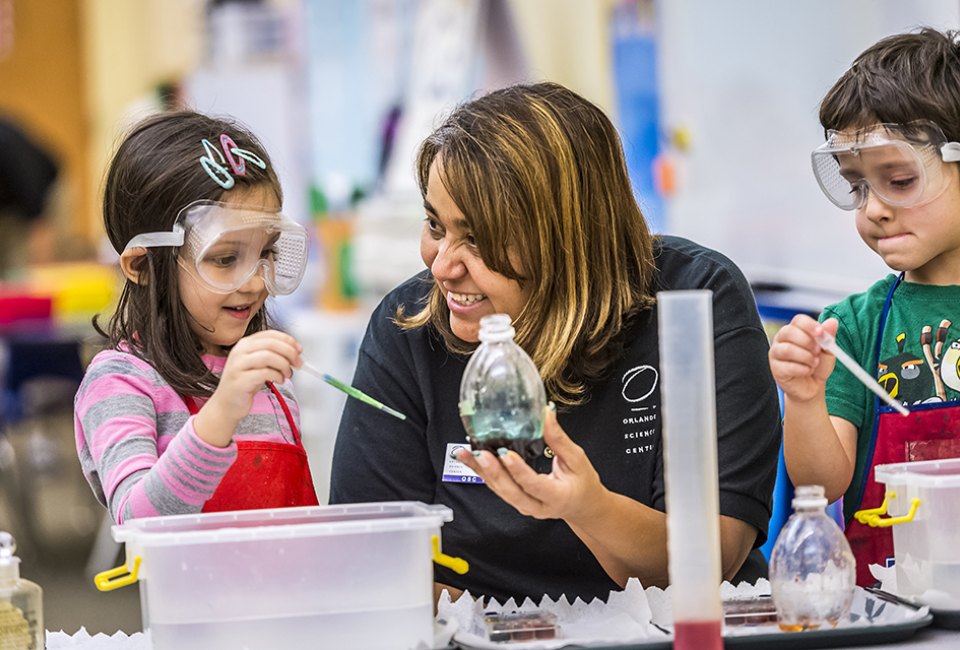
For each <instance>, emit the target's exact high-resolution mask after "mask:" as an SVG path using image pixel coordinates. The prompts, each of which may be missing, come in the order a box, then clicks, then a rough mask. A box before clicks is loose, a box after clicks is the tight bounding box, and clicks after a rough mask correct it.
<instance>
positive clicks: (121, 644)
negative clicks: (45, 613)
mask: <svg viewBox="0 0 960 650" xmlns="http://www.w3.org/2000/svg"><path fill="white" fill-rule="evenodd" d="M61 648H69V650H150V638H149V637H148V636H147V635H145V634H144V633H143V632H135V633H134V634H131V635H130V636H127V634H126V633H125V632H117V633H116V634H113V635H106V634H103V633H100V634H94V635H93V636H90V633H89V632H87V629H86V628H84V627H81V628H80V629H79V630H77V632H76V634H67V633H66V632H64V631H63V630H60V631H59V632H47V646H46V649H47V650H60V649H61Z"/></svg>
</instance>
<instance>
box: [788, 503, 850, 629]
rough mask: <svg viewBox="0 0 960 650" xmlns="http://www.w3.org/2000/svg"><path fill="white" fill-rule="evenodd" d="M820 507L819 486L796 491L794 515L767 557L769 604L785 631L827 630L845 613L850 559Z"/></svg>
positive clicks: (836, 528)
mask: <svg viewBox="0 0 960 650" xmlns="http://www.w3.org/2000/svg"><path fill="white" fill-rule="evenodd" d="M826 506H827V500H826V499H825V498H824V496H823V487H822V486H820V485H805V486H801V487H798V488H797V489H796V491H795V493H794V499H793V509H794V513H793V514H792V515H791V516H790V519H788V520H787V523H786V524H784V526H783V529H782V530H781V531H780V535H779V536H777V542H776V544H774V546H773V552H772V553H771V554H770V585H771V588H772V590H773V603H774V605H775V606H776V608H777V619H778V621H779V624H780V629H781V630H784V631H786V632H794V631H799V630H813V629H817V628H819V627H821V626H823V625H824V624H827V625H829V626H831V627H833V626H836V625H837V623H839V622H840V621H842V620H844V619H845V618H846V616H847V614H848V613H849V611H850V603H851V601H852V600H853V590H854V588H855V586H856V573H857V572H856V560H855V559H854V557H853V553H852V552H851V551H850V544H849V543H847V538H846V537H844V535H843V531H841V530H840V527H839V526H838V525H837V523H836V522H835V521H834V520H833V519H831V518H830V517H829V516H828V515H827V513H826V512H825V511H824V508H826Z"/></svg>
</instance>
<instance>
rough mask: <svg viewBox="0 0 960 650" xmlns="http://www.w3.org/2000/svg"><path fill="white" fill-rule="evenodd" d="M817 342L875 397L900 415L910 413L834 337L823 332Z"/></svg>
mask: <svg viewBox="0 0 960 650" xmlns="http://www.w3.org/2000/svg"><path fill="white" fill-rule="evenodd" d="M817 343H819V344H820V347H821V348H823V349H824V350H826V351H827V352H829V353H830V354H832V355H833V356H835V357H836V358H837V361H839V362H840V363H842V364H843V365H844V366H846V368H847V370H849V371H850V372H852V373H853V376H854V377H856V378H857V379H859V380H860V381H861V382H863V385H864V386H866V387H867V388H869V389H870V390H871V391H873V392H874V393H875V394H876V396H877V397H879V398H880V399H882V400H883V401H884V402H885V403H886V404H888V405H889V406H890V407H892V408H893V409H894V410H896V411H897V413H899V414H900V415H910V411H908V410H907V407H905V406H904V405H903V404H901V403H900V402H898V401H897V400H895V399H894V398H893V397H891V396H890V393H888V392H887V391H885V390H883V387H882V386H880V384H879V383H878V382H877V380H876V379H874V378H873V377H871V376H870V374H869V373H868V372H867V371H866V370H864V369H863V368H861V367H860V365H859V364H858V363H857V362H856V361H854V360H853V359H852V358H850V355H849V354H847V353H846V352H844V351H843V350H841V349H840V346H839V345H837V341H836V339H834V338H833V336H831V335H830V334H827V333H826V332H824V333H823V334H821V335H820V336H818V337H817Z"/></svg>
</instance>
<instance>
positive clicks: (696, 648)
mask: <svg viewBox="0 0 960 650" xmlns="http://www.w3.org/2000/svg"><path fill="white" fill-rule="evenodd" d="M673 649H674V650H723V635H722V633H721V626H720V621H675V622H674V624H673Z"/></svg>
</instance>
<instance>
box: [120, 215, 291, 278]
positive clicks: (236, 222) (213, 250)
mask: <svg viewBox="0 0 960 650" xmlns="http://www.w3.org/2000/svg"><path fill="white" fill-rule="evenodd" d="M138 246H143V247H147V248H149V247H157V246H175V247H178V248H179V249H180V250H179V259H178V261H179V263H180V264H181V265H182V266H183V267H184V268H185V269H186V270H187V271H188V272H190V273H192V274H194V276H195V277H197V278H198V279H199V280H201V281H202V282H203V283H204V284H205V285H207V287H209V288H210V289H211V290H212V291H215V292H217V293H231V292H233V291H237V290H239V289H240V287H242V286H243V285H244V284H246V283H247V281H248V280H250V278H251V277H253V275H254V274H255V273H259V274H260V276H261V277H262V278H263V281H264V284H265V285H266V287H267V291H269V292H270V293H271V294H272V295H287V294H289V293H292V292H293V290H294V289H296V288H297V286H299V284H300V281H301V280H302V279H303V272H304V270H305V269H306V266H307V231H306V229H305V228H304V227H303V226H301V225H300V224H298V223H297V222H295V221H294V220H293V219H290V218H289V217H287V216H285V215H283V214H281V213H280V212H261V211H256V210H246V209H243V208H237V207H234V206H230V205H227V204H225V203H219V202H216V201H197V202H195V203H191V204H190V205H188V206H186V207H185V208H184V209H183V210H181V211H180V214H179V215H178V216H177V220H176V222H175V223H174V225H173V230H171V231H170V232H149V233H142V234H139V235H137V236H136V237H134V238H133V239H131V240H130V241H129V242H128V243H127V246H126V249H130V248H135V247H138Z"/></svg>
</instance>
